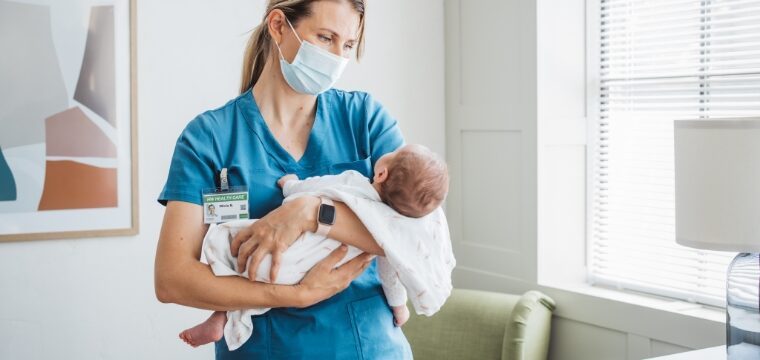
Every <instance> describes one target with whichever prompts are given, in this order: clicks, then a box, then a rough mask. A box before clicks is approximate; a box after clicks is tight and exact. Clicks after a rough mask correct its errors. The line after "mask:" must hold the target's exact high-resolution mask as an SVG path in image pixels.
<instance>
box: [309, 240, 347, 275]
mask: <svg viewBox="0 0 760 360" xmlns="http://www.w3.org/2000/svg"><path fill="white" fill-rule="evenodd" d="M347 251H348V246H346V245H341V246H338V248H337V249H335V250H333V251H332V252H331V253H330V255H327V257H325V258H324V259H322V260H321V261H320V262H318V263H317V265H315V267H316V266H320V267H324V268H327V269H330V270H332V269H333V268H334V267H335V264H337V263H338V262H339V261H340V260H341V259H343V257H344V256H346V252H347Z"/></svg>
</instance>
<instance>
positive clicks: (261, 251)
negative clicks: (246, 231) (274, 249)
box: [248, 246, 269, 281]
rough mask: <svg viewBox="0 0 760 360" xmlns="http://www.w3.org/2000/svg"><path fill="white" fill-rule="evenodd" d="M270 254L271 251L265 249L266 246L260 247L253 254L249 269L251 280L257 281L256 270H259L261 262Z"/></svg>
mask: <svg viewBox="0 0 760 360" xmlns="http://www.w3.org/2000/svg"><path fill="white" fill-rule="evenodd" d="M268 253H269V249H268V248H265V247H264V246H259V247H258V248H256V251H254V252H253V256H251V265H250V266H249V267H248V279H249V280H251V281H256V270H258V269H259V264H261V260H263V259H264V256H266V255H267V254H268Z"/></svg>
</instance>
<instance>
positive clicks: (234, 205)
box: [203, 168, 248, 224]
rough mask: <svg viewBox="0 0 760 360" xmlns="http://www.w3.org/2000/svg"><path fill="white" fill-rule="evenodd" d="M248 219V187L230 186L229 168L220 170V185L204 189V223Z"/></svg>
mask: <svg viewBox="0 0 760 360" xmlns="http://www.w3.org/2000/svg"><path fill="white" fill-rule="evenodd" d="M241 219H248V188H247V187H246V186H230V184H229V179H228V177H227V168H222V170H221V171H220V172H219V187H217V188H212V189H204V190H203V223H205V224H218V223H223V222H227V221H232V220H241Z"/></svg>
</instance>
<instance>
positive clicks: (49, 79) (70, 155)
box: [0, 0, 138, 241]
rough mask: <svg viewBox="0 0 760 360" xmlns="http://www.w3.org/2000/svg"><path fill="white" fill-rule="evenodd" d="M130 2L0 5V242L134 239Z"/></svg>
mask: <svg viewBox="0 0 760 360" xmlns="http://www.w3.org/2000/svg"><path fill="white" fill-rule="evenodd" d="M135 1H136V0H111V1H103V0H0V54H2V56H0V241H16V240H35V239H55V238H72V237H91V236H118V235H133V234H136V233H137V229H138V224H137V166H136V161H137V140H136V137H137V131H136V126H137V122H136V108H137V106H136V88H137V85H136V44H135V34H136V29H135V24H136V21H135V20H136V19H135V16H136V12H135V10H136V8H135V6H136V5H135Z"/></svg>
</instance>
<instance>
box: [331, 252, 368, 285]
mask: <svg viewBox="0 0 760 360" xmlns="http://www.w3.org/2000/svg"><path fill="white" fill-rule="evenodd" d="M374 257H375V256H374V255H372V254H368V253H362V254H361V255H359V256H357V257H355V258H353V259H351V260H350V261H349V262H347V263H345V264H343V265H341V266H340V267H339V268H338V271H341V272H344V273H345V274H347V275H348V276H349V277H350V280H349V282H351V281H352V280H353V279H355V278H356V277H357V276H359V275H361V274H362V273H363V272H364V270H366V269H367V267H369V264H370V263H371V262H372V259H373V258H374Z"/></svg>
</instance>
